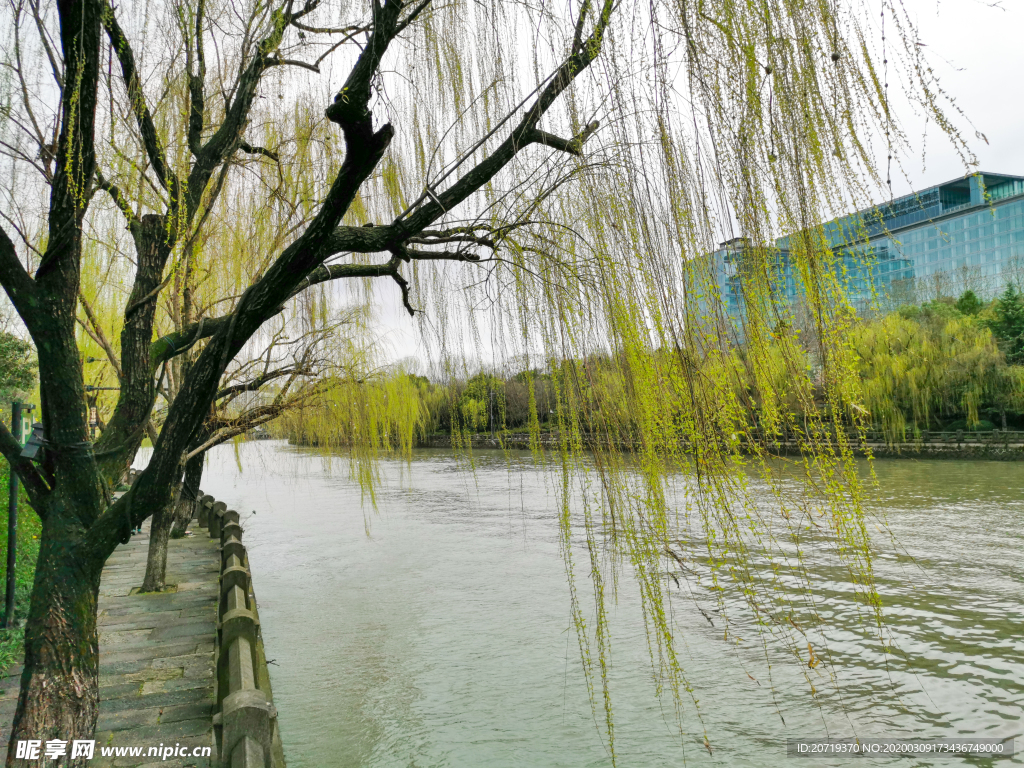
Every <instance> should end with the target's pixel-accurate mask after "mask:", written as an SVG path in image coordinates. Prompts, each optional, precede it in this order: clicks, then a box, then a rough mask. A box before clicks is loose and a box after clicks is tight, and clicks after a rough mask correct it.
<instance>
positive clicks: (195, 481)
mask: <svg viewBox="0 0 1024 768" xmlns="http://www.w3.org/2000/svg"><path fill="white" fill-rule="evenodd" d="M205 457H206V454H205V453H200V454H198V455H197V456H193V457H192V458H191V459H189V460H188V463H187V464H185V481H184V482H183V483H182V486H181V492H180V493H179V494H178V504H177V506H176V507H175V510H174V528H173V529H172V535H173V534H178V533H180V535H182V536H184V535H185V529H186V528H188V524H189V522H190V521H191V520H192V518H193V516H195V512H196V497H198V496H199V483H200V482H202V480H203V464H204V460H205Z"/></svg>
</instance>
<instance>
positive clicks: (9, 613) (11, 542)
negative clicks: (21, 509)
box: [4, 400, 35, 629]
mask: <svg viewBox="0 0 1024 768" xmlns="http://www.w3.org/2000/svg"><path fill="white" fill-rule="evenodd" d="M34 407H35V406H32V405H29V406H25V410H26V411H31V410H32V409H33V408H34ZM21 409H22V404H21V403H19V402H18V401H17V400H15V401H14V402H13V403H11V434H12V435H13V436H14V439H15V440H17V441H18V442H19V443H21V442H22V439H23V435H24V430H23V428H22V426H23V425H22V420H21ZM7 490H8V497H7V583H6V588H7V591H6V594H5V595H4V627H6V628H7V629H11V628H12V627H14V591H15V589H16V588H17V579H16V578H15V575H16V574H15V568H16V566H17V564H18V473H17V472H15V471H14V467H10V476H9V479H8V485H7Z"/></svg>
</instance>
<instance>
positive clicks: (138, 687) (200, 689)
mask: <svg viewBox="0 0 1024 768" xmlns="http://www.w3.org/2000/svg"><path fill="white" fill-rule="evenodd" d="M189 531H192V532H194V533H195V535H194V536H186V537H185V538H182V539H171V540H170V542H169V546H168V553H167V583H168V584H173V585H175V588H174V589H173V590H172V591H167V592H163V593H160V594H139V593H138V587H139V586H140V585H141V584H142V579H143V576H144V575H145V572H146V553H147V550H148V547H149V522H148V521H147V522H146V523H145V525H144V527H143V532H142V534H136V535H135V536H133V537H132V539H131V541H130V542H128V544H122V545H121V546H119V547H118V548H117V549H116V550H115V551H114V554H113V555H111V556H110V559H109V560H108V561H107V564H106V566H105V567H104V569H103V576H102V579H101V581H100V596H99V636H100V705H99V720H98V722H97V724H96V748H95V755H94V757H93V759H92V760H91V761H90V762H89V765H95V766H113V765H116V766H118V767H119V768H121V767H122V766H123V767H124V768H131V767H132V766H157V765H159V766H165V767H166V768H185V767H186V766H196V768H206V767H207V766H210V765H211V758H209V757H192V756H189V757H173V756H172V757H168V758H166V759H163V758H162V757H147V756H146V752H147V749H148V748H149V747H157V746H160V745H162V746H163V747H175V746H176V745H180V746H181V747H188V748H189V752H191V750H192V749H193V748H195V747H200V748H202V747H211V748H212V747H213V745H214V739H213V715H214V711H215V706H216V701H215V692H214V665H215V660H214V643H215V635H216V621H217V596H218V581H217V580H218V576H219V569H220V555H219V553H218V541H217V540H215V539H211V538H210V537H209V536H208V535H207V532H206V531H205V530H203V529H201V528H199V527H198V523H197V522H196V521H195V520H193V521H192V523H191V525H190V526H189ZM21 669H22V668H21V665H14V666H12V667H10V668H9V669H8V670H7V676H6V677H3V678H0V689H2V692H0V761H3V762H5V761H6V759H7V742H8V739H9V738H10V733H11V722H12V720H13V718H14V709H15V706H16V705H17V698H18V684H19V680H20V677H21ZM69 746H70V745H69ZM104 747H107V748H110V747H143V749H142V755H141V756H130V755H126V754H122V755H120V756H103V755H102V754H101V750H102V748H104ZM69 754H70V750H69ZM179 754H180V752H179ZM0 764H2V762H0Z"/></svg>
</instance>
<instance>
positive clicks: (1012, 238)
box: [713, 173, 1024, 317]
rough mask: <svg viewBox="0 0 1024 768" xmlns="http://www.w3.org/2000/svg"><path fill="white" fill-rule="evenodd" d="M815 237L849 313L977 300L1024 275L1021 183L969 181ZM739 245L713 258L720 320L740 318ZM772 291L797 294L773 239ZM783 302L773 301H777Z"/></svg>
mask: <svg viewBox="0 0 1024 768" xmlns="http://www.w3.org/2000/svg"><path fill="white" fill-rule="evenodd" d="M824 231H825V234H826V236H827V237H828V239H829V240H830V245H831V247H832V250H833V253H834V255H835V262H834V266H833V268H834V269H835V270H836V271H837V272H838V273H840V274H841V280H842V281H843V282H844V284H845V286H846V292H847V296H848V298H849V300H850V302H851V304H852V305H853V306H854V307H857V308H867V307H869V306H872V305H874V304H875V303H876V302H879V301H882V302H884V301H885V300H886V299H890V300H891V301H892V302H894V303H917V302H920V301H926V300H928V299H931V298H934V297H936V296H941V295H946V296H955V295H958V294H959V293H960V292H962V291H963V290H966V289H967V288H970V289H972V290H974V291H975V292H976V293H978V294H979V295H981V296H982V297H983V298H989V297H991V296H992V295H994V294H995V293H997V292H998V291H1001V290H1002V289H1003V288H1004V287H1005V286H1006V284H1007V283H1009V282H1011V281H1015V282H1020V280H1021V278H1022V277H1024V177H1020V176H1007V175H1004V174H994V173H976V174H973V175H970V176H967V177H965V178H962V179H955V180H953V181H950V182H947V183H945V184H939V185H938V186H935V187H931V188H929V189H925V190H922V191H920V192H917V193H915V194H911V195H907V196H905V197H901V198H898V199H896V200H894V201H893V202H891V203H889V204H887V205H882V206H879V207H877V208H871V209H868V210H865V211H858V212H857V213H854V214H851V215H850V216H846V217H844V218H842V219H836V220H834V221H830V222H828V223H827V224H825V226H824ZM746 247H747V243H746V241H744V240H743V239H742V238H737V239H735V240H730V241H729V242H727V243H723V244H722V245H721V247H720V248H719V250H718V251H716V252H715V253H714V254H713V259H714V269H715V276H716V278H715V279H716V281H717V283H718V287H719V291H720V294H721V298H722V301H723V303H724V306H725V309H726V311H727V312H728V314H729V315H731V316H733V317H739V316H741V315H742V314H743V290H744V287H743V283H744V281H743V277H742V274H743V270H742V265H743V252H744V250H745V248H746ZM776 247H777V249H778V261H777V264H778V275H777V285H778V290H779V291H780V293H781V294H783V295H784V298H785V300H787V301H789V302H793V301H795V300H796V299H797V298H798V297H799V295H800V293H801V290H800V286H799V280H798V279H797V278H796V277H795V276H794V274H793V268H792V264H791V262H790V258H789V250H788V248H789V238H780V239H779V240H778V241H776ZM780 298H782V296H780Z"/></svg>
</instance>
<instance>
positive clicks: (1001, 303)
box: [988, 283, 1024, 365]
mask: <svg viewBox="0 0 1024 768" xmlns="http://www.w3.org/2000/svg"><path fill="white" fill-rule="evenodd" d="M988 327H989V328H991V329H992V333H993V334H994V335H995V337H996V338H997V339H998V340H999V346H1000V347H1001V348H1002V350H1003V352H1004V353H1005V354H1006V361H1007V362H1008V363H1010V364H1013V365H1021V364H1024V294H1022V293H1021V292H1020V291H1018V290H1017V287H1016V286H1015V285H1014V284H1013V283H1010V284H1009V285H1007V286H1006V290H1005V291H1003V293H1002V295H1000V296H999V298H997V299H996V300H995V302H994V303H993V306H992V318H991V319H990V320H989V321H988Z"/></svg>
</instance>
